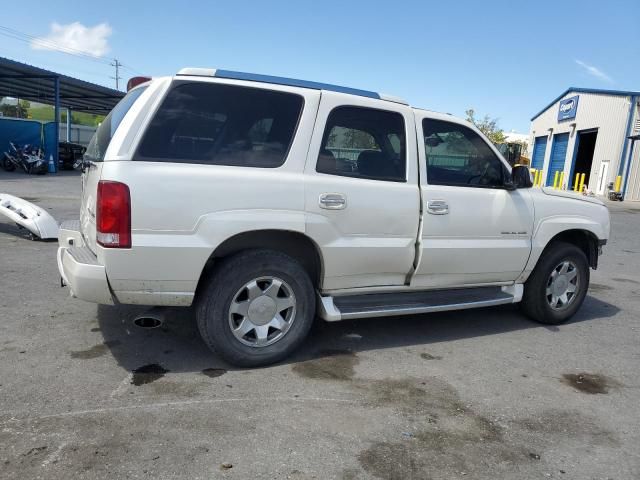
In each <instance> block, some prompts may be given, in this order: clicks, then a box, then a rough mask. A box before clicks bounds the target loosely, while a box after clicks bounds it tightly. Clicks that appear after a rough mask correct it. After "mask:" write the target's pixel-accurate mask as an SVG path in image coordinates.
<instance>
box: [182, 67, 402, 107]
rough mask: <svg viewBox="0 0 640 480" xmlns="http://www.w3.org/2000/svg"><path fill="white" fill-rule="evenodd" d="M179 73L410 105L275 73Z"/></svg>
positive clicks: (201, 70)
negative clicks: (271, 84)
mask: <svg viewBox="0 0 640 480" xmlns="http://www.w3.org/2000/svg"><path fill="white" fill-rule="evenodd" d="M178 75H193V76H206V77H216V78H228V79H231V80H245V81H249V82H262V83H273V84H276V85H287V86H290V87H302V88H310V89H313V90H328V91H331V92H339V93H347V94H349V95H357V96H360V97H368V98H377V99H380V100H387V101H390V102H395V103H402V104H405V105H408V103H407V102H405V101H404V100H402V99H400V98H398V97H393V96H391V95H381V94H379V93H377V92H372V91H369V90H361V89H358V88H351V87H342V86H340V85H333V84H330V83H320V82H311V81H308V80H298V79H295V78H287V77H276V76H273V75H261V74H258V73H246V72H236V71H233V70H220V69H214V68H183V69H182V70H180V71H179V72H178Z"/></svg>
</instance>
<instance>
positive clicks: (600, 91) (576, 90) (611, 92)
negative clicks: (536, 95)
mask: <svg viewBox="0 0 640 480" xmlns="http://www.w3.org/2000/svg"><path fill="white" fill-rule="evenodd" d="M567 93H595V94H599V95H616V96H620V97H633V96H640V92H631V91H625V90H604V89H601V88H579V87H569V88H567V89H566V90H565V91H564V92H562V93H561V94H560V95H558V96H557V97H556V98H555V99H553V101H552V102H550V103H549V104H548V105H547V106H546V107H544V108H543V109H542V110H540V111H539V112H538V113H536V114H535V115H534V116H533V117H531V121H532V122H533V121H534V120H535V119H536V118H538V117H539V116H540V115H542V114H543V113H544V112H546V111H547V110H548V109H549V108H550V107H552V106H553V105H554V104H555V103H556V102H557V101H558V100H560V99H561V98H562V97H564V96H565V95H566V94H567Z"/></svg>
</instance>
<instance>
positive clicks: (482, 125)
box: [464, 108, 506, 144]
mask: <svg viewBox="0 0 640 480" xmlns="http://www.w3.org/2000/svg"><path fill="white" fill-rule="evenodd" d="M464 113H465V114H466V115H467V121H468V122H471V123H473V124H474V125H475V126H476V127H477V128H478V130H480V131H481V132H482V133H484V134H485V135H486V136H487V138H488V139H489V140H491V142H492V143H494V144H498V143H504V141H505V139H506V137H505V136H504V132H503V130H502V129H501V128H500V127H498V119H497V118H491V117H490V116H489V115H485V116H484V117H483V118H482V119H477V118H476V117H475V113H476V112H475V110H474V109H473V108H470V109H469V110H467V111H466V112H464Z"/></svg>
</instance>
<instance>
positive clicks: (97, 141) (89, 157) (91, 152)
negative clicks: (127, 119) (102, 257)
mask: <svg viewBox="0 0 640 480" xmlns="http://www.w3.org/2000/svg"><path fill="white" fill-rule="evenodd" d="M146 88H147V87H146V86H141V87H138V88H135V89H133V90H131V91H130V92H129V93H127V95H126V96H125V97H124V98H123V99H122V100H120V102H119V103H118V104H117V105H116V106H115V107H114V108H113V110H111V112H110V113H109V115H107V116H106V117H105V119H104V120H103V121H102V123H101V124H100V125H99V126H98V129H97V130H96V132H95V133H94V134H93V137H92V138H91V141H90V142H89V146H88V147H87V151H86V152H85V154H84V162H85V168H84V172H83V173H82V203H81V205H80V231H81V232H82V236H83V238H84V241H85V243H86V244H87V245H88V247H89V248H90V249H91V250H92V251H93V252H94V253H95V252H96V194H97V192H98V182H99V181H100V178H101V176H102V165H103V162H104V157H105V153H106V151H107V148H108V147H109V144H110V142H111V139H112V138H113V135H114V134H115V133H116V130H117V128H118V126H120V123H121V122H122V119H123V118H124V116H125V115H126V113H127V112H128V111H129V109H130V108H131V106H132V105H133V104H134V103H135V101H136V100H137V99H138V98H139V97H140V95H141V94H142V93H143V92H144V91H145V89H146Z"/></svg>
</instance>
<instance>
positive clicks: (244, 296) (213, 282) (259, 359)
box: [196, 250, 316, 367]
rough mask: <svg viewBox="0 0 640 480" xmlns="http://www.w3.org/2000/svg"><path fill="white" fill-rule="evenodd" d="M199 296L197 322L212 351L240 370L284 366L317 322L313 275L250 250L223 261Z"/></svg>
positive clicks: (284, 258)
mask: <svg viewBox="0 0 640 480" xmlns="http://www.w3.org/2000/svg"><path fill="white" fill-rule="evenodd" d="M205 281H206V283H205V285H204V288H203V289H202V290H201V291H200V292H199V294H198V300H197V308H196V318H197V322H198V329H199V330H200V334H201V335H202V339H203V340H204V342H205V343H206V344H207V346H208V347H209V348H210V349H211V350H212V351H213V352H215V353H217V354H219V355H220V356H221V357H222V358H223V359H224V360H226V361H227V362H229V363H230V364H232V365H236V366H239V367H258V366H264V365H269V364H272V363H275V362H277V361H279V360H282V359H283V358H285V357H286V356H288V355H289V354H291V353H292V352H293V351H294V350H295V349H296V348H297V347H298V346H300V344H301V343H302V341H303V340H304V339H305V337H306V336H307V334H308V333H309V329H310V328H311V324H312V323H313V319H314V317H315V311H316V309H315V305H316V299H315V290H314V287H313V284H312V283H311V280H310V278H309V275H308V274H307V272H306V271H305V270H304V268H302V266H301V265H300V264H299V263H298V262H297V261H295V260H294V259H293V258H291V257H289V256H288V255H286V254H284V253H281V252H277V251H273V250H248V251H245V252H241V253H238V254H236V255H234V256H232V257H230V258H227V259H224V260H222V262H221V263H220V265H218V266H217V267H216V268H215V270H214V271H213V274H212V275H211V276H210V277H209V278H208V279H207V280H205Z"/></svg>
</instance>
